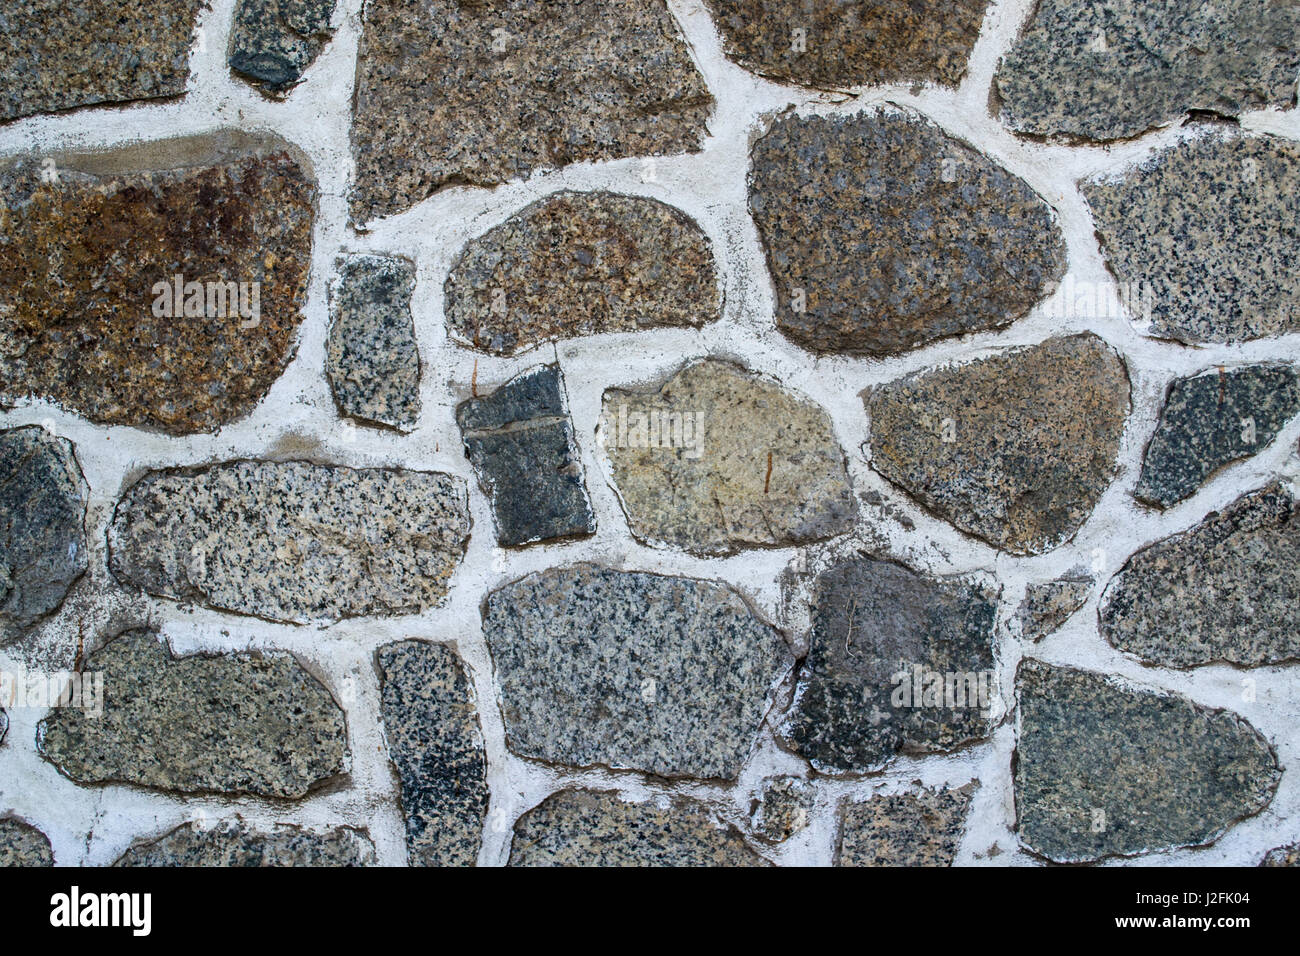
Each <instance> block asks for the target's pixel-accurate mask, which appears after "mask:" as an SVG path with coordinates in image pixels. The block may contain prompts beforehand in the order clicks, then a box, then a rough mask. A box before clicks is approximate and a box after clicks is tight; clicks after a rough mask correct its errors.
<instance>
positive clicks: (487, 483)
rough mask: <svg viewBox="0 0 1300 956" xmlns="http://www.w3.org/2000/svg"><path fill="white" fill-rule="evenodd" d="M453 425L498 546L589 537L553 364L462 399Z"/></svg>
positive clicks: (578, 463) (592, 519) (586, 502)
mask: <svg viewBox="0 0 1300 956" xmlns="http://www.w3.org/2000/svg"><path fill="white" fill-rule="evenodd" d="M456 423H457V424H458V425H459V426H460V430H461V434H462V435H463V437H464V440H465V456H466V457H467V458H468V459H469V460H470V464H472V465H473V466H474V472H475V474H477V475H478V476H479V481H480V482H481V483H482V485H483V490H484V491H485V492H486V493H487V496H488V499H489V501H490V502H491V504H492V515H493V517H494V518H495V520H496V528H497V542H498V543H499V544H501V545H503V546H507V547H508V546H512V545H522V544H530V543H532V542H534V541H548V540H551V539H554V538H565V537H570V536H574V535H589V534H595V532H596V515H595V513H594V512H593V511H592V509H591V500H590V499H589V498H588V497H587V485H586V481H585V479H584V477H583V472H582V458H581V455H580V453H579V451H578V442H577V439H576V437H575V436H574V434H573V423H572V422H571V421H570V420H569V413H568V410H567V409H566V408H565V403H564V379H563V378H562V377H561V375H560V367H559V366H558V365H543V366H542V367H541V368H537V369H532V370H531V371H528V372H525V373H524V374H522V375H520V376H518V377H516V378H513V379H511V380H510V381H509V382H507V383H506V384H505V385H502V386H501V387H500V388H498V389H497V390H496V391H495V392H493V393H492V394H491V395H487V396H483V397H481V398H472V399H470V400H469V401H467V402H463V403H462V404H461V405H460V407H459V408H457V409H456Z"/></svg>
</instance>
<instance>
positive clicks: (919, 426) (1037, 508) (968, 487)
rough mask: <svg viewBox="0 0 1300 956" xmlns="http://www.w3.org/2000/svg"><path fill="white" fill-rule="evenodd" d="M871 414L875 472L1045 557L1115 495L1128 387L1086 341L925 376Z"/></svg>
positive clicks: (874, 397)
mask: <svg viewBox="0 0 1300 956" xmlns="http://www.w3.org/2000/svg"><path fill="white" fill-rule="evenodd" d="M866 404H867V410H868V412H869V413H870V415H871V466H872V468H874V469H875V470H876V471H878V472H879V473H880V474H882V475H884V476H885V477H886V478H888V479H889V480H890V481H892V482H893V483H894V484H896V485H898V486H899V487H901V488H902V489H904V490H905V491H907V492H908V493H909V494H911V495H912V496H913V497H915V498H916V499H917V500H919V501H920V502H921V503H922V504H923V505H925V507H927V508H929V509H930V510H931V511H934V512H935V513H937V514H938V515H939V516H940V517H942V518H944V519H945V520H947V521H950V522H952V523H953V524H954V525H956V526H957V527H958V528H960V529H961V530H962V531H965V532H966V533H967V534H972V535H975V536H976V537H979V538H983V539H984V540H985V541H988V542H989V543H990V544H992V545H994V546H995V547H997V548H1000V549H1002V550H1005V551H1009V552H1011V553H1012V554H1039V553H1041V552H1043V551H1050V550H1051V549H1052V548H1055V547H1057V546H1058V545H1060V544H1062V543H1064V542H1065V541H1067V540H1069V539H1070V538H1071V537H1073V536H1074V533H1075V532H1076V531H1078V530H1079V528H1080V526H1082V525H1083V523H1084V522H1085V521H1087V520H1088V516H1089V515H1090V514H1091V513H1092V509H1093V508H1094V507H1095V506H1096V504H1097V501H1098V499H1099V498H1100V497H1101V495H1102V492H1103V491H1105V490H1106V486H1107V485H1109V484H1110V481H1111V478H1112V477H1113V475H1114V472H1115V460H1116V455H1117V453H1118V451H1119V441H1120V436H1121V435H1122V433H1123V431H1124V421H1125V419H1126V418H1127V416H1128V412H1129V381H1128V373H1127V370H1126V369H1125V366H1124V363H1123V361H1122V360H1121V359H1120V357H1119V356H1118V355H1116V354H1115V352H1114V350H1113V349H1111V348H1110V346H1108V345H1107V344H1106V343H1105V342H1103V341H1102V340H1101V339H1099V338H1097V336H1095V335H1092V334H1091V333H1084V334H1082V335H1072V336H1068V337H1065V338H1054V339H1048V340H1047V341H1046V342H1043V343H1041V344H1039V345H1035V346H1032V347H1029V348H1020V349H1008V350H1006V351H1003V352H1000V353H998V354H995V355H993V356H992V357H990V358H985V359H978V360H976V361H974V362H970V363H968V364H966V365H960V366H956V367H937V368H932V369H926V370H923V371H921V372H917V373H915V374H913V375H909V376H907V377H906V378H902V379H899V380H898V381H895V382H890V383H888V384H886V385H881V386H878V387H877V388H875V389H873V390H872V391H871V392H869V393H868V394H867V396H866Z"/></svg>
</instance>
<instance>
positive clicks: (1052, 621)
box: [1015, 572, 1093, 642]
mask: <svg viewBox="0 0 1300 956" xmlns="http://www.w3.org/2000/svg"><path fill="white" fill-rule="evenodd" d="M1092 586H1093V580H1092V578H1091V577H1090V576H1089V575H1088V574H1086V573H1084V572H1070V573H1069V574H1066V575H1065V576H1063V577H1060V578H1057V579H1056V580H1055V581H1044V582H1042V583H1040V584H1030V585H1028V586H1026V588H1025V596H1024V599H1023V600H1022V601H1021V602H1020V606H1019V607H1017V608H1016V616H1015V622H1016V627H1017V629H1018V630H1019V632H1020V636H1021V637H1022V638H1024V639H1025V640H1027V641H1035V642H1037V641H1041V640H1042V639H1043V638H1045V637H1047V636H1049V635H1051V634H1054V633H1055V632H1056V631H1058V630H1060V628H1061V625H1063V624H1064V623H1065V622H1066V621H1068V620H1069V619H1070V617H1071V616H1072V615H1073V614H1074V612H1075V611H1077V610H1079V608H1081V607H1083V606H1084V605H1085V604H1087V603H1088V597H1089V595H1091V594H1092Z"/></svg>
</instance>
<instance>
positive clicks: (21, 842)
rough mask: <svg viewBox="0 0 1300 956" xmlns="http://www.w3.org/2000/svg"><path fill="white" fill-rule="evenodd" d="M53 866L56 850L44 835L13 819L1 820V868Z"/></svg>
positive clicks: (34, 828)
mask: <svg viewBox="0 0 1300 956" xmlns="http://www.w3.org/2000/svg"><path fill="white" fill-rule="evenodd" d="M53 865H54V850H53V848H52V847H51V846H50V840H49V838H48V837H47V836H46V835H45V834H44V833H42V832H41V831H40V830H38V829H36V827H34V826H31V825H30V824H26V823H23V822H22V821H21V820H15V819H13V818H12V817H6V818H4V819H3V820H0V867H9V866H53Z"/></svg>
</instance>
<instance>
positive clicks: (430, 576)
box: [108, 461, 469, 624]
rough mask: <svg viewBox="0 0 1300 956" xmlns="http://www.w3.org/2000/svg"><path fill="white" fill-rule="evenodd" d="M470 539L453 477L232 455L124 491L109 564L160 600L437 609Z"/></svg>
mask: <svg viewBox="0 0 1300 956" xmlns="http://www.w3.org/2000/svg"><path fill="white" fill-rule="evenodd" d="M468 539H469V506H468V501H467V497H466V490H465V483H464V481H462V480H461V479H459V478H455V477H452V476H451V475H444V474H440V473H438V472H421V471H404V470H399V469H387V468H365V469H353V468H344V467H341V466H328V465H315V464H310V463H308V462H302V461H289V462H272V461H264V462H256V461H231V462H224V463H222V464H218V465H210V466H205V467H200V468H192V469H178V470H173V471H156V472H150V473H148V474H147V475H145V476H144V477H143V478H141V479H140V480H139V481H138V482H136V483H135V484H134V485H132V486H131V487H130V488H129V489H127V491H126V492H125V494H124V495H123V496H122V500H121V501H119V502H118V505H117V509H116V511H115V512H114V515H113V522H112V525H111V526H110V527H109V531H108V544H109V567H110V568H111V570H112V572H113V574H114V575H115V576H116V577H117V579H118V580H119V581H120V582H122V584H124V585H128V586H131V587H136V588H140V589H141V590H144V591H147V592H148V593H150V594H154V595H157V596H159V597H165V598H170V599H172V600H175V601H184V602H188V603H193V604H201V605H204V606H206V607H213V608H218V609H221V610H226V611H234V612H237V613H240V614H249V615H254V616H257V617H262V618H266V619H267V620H272V621H288V622H292V623H299V624H303V623H308V622H311V621H337V620H340V619H343V618H351V617H362V616H366V615H398V614H417V613H419V612H421V611H424V610H426V609H428V608H431V607H433V606H435V605H436V604H438V603H439V602H440V601H441V600H442V599H443V597H444V596H445V595H446V593H447V588H448V582H449V579H450V578H451V574H452V572H453V571H454V570H455V568H456V565H457V564H458V563H459V562H460V559H461V558H462V557H463V556H464V553H465V544H466V542H467V540H468Z"/></svg>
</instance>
